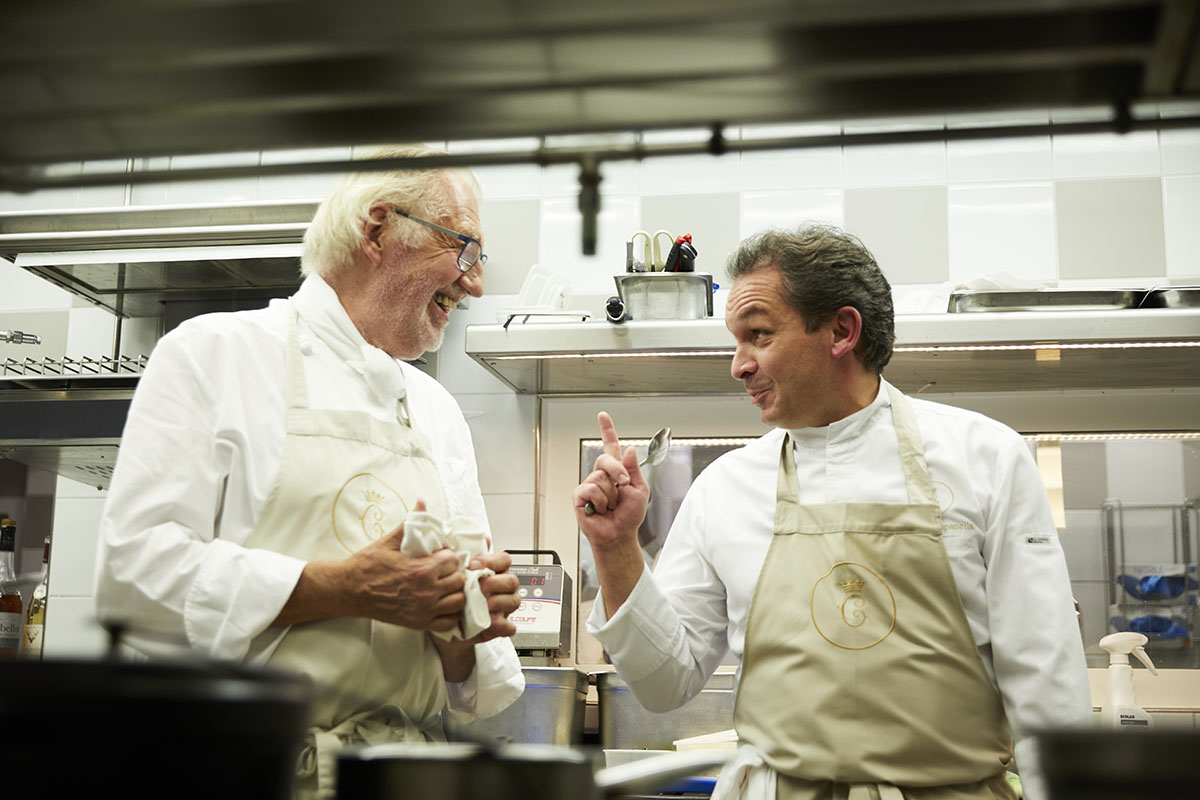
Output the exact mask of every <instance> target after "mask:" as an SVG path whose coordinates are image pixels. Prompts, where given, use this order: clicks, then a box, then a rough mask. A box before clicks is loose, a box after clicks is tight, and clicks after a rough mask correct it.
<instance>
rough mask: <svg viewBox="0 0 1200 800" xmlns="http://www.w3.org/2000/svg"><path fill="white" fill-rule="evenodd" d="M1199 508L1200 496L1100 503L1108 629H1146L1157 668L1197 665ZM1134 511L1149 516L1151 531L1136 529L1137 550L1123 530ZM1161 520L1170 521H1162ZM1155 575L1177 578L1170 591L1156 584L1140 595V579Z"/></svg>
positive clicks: (1199, 646) (1199, 649) (1199, 644)
mask: <svg viewBox="0 0 1200 800" xmlns="http://www.w3.org/2000/svg"><path fill="white" fill-rule="evenodd" d="M1198 509H1200V498H1191V499H1188V500H1185V501H1183V502H1182V503H1178V504H1130V503H1122V502H1121V501H1120V500H1116V499H1109V500H1105V502H1104V503H1103V504H1102V505H1101V507H1100V511H1101V513H1100V523H1101V527H1102V530H1103V536H1104V544H1105V550H1104V557H1105V574H1106V575H1107V579H1108V589H1107V595H1108V597H1107V599H1108V608H1109V614H1108V630H1109V632H1110V633H1111V632H1115V631H1122V630H1136V631H1138V632H1139V633H1143V634H1145V635H1146V637H1147V638H1148V639H1149V642H1148V643H1147V645H1146V647H1147V649H1148V650H1150V652H1151V657H1152V658H1153V659H1154V662H1155V664H1156V665H1157V666H1159V667H1167V668H1187V667H1192V668H1194V667H1200V642H1197V640H1196V639H1197V633H1198V630H1197V626H1198V624H1200V617H1198V615H1197V601H1198V599H1200V591H1198V586H1197V575H1198V572H1200V569H1198V564H1197V550H1200V548H1198V547H1197V542H1196V535H1197V533H1198V527H1200V526H1197V524H1196V521H1197V510H1198ZM1134 514H1137V515H1144V516H1145V517H1147V518H1150V519H1152V522H1151V524H1150V529H1149V530H1145V529H1143V530H1138V531H1137V532H1136V535H1137V537H1138V542H1139V545H1138V549H1137V550H1134V549H1133V548H1132V547H1131V546H1130V545H1129V542H1128V541H1127V538H1126V535H1127V533H1129V534H1130V535H1131V536H1132V535H1133V531H1131V530H1130V529H1131V528H1133V527H1137V526H1134V525H1130V524H1129V521H1128V520H1127V515H1134ZM1164 520H1166V521H1169V525H1167V524H1163V522H1164ZM1154 531H1157V532H1158V533H1159V534H1160V535H1159V537H1158V540H1157V541H1154V540H1153V536H1152V533H1153V532H1154ZM1148 534H1149V535H1148ZM1156 576H1162V577H1164V578H1174V579H1176V580H1175V581H1174V585H1173V587H1172V588H1171V590H1170V591H1165V592H1164V591H1162V589H1161V587H1160V588H1159V590H1157V591H1154V592H1148V593H1146V594H1141V592H1140V590H1139V583H1140V582H1141V581H1144V580H1145V579H1146V578H1151V577H1156ZM1139 595H1141V596H1139ZM1152 623H1153V624H1152ZM1168 625H1169V627H1168Z"/></svg>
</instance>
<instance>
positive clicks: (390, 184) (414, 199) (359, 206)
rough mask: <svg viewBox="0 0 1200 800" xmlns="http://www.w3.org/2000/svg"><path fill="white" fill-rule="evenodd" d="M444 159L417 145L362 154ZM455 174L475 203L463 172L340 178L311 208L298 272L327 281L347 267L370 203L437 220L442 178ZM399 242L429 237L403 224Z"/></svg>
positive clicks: (471, 179) (444, 198)
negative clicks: (316, 205)
mask: <svg viewBox="0 0 1200 800" xmlns="http://www.w3.org/2000/svg"><path fill="white" fill-rule="evenodd" d="M437 155H447V153H446V152H445V151H443V150H438V149H436V148H433V147H428V146H426V145H422V144H412V145H395V146H390V147H381V148H377V149H375V150H372V151H371V152H369V153H367V154H366V155H365V156H364V159H378V158H421V157H425V156H437ZM449 176H455V177H457V178H458V179H459V180H461V181H462V183H463V185H464V186H465V187H466V188H468V189H469V190H470V191H471V192H472V193H473V194H474V195H475V199H476V202H478V201H479V200H480V195H481V191H480V188H479V182H478V181H477V180H476V178H475V175H474V174H473V173H472V172H471V171H470V170H469V169H466V168H442V169H417V168H411V169H399V170H375V171H371V172H348V173H346V174H345V175H343V176H342V177H341V178H340V179H339V180H338V182H337V184H336V185H335V186H334V187H333V190H332V191H331V192H330V193H329V196H328V197H326V198H325V200H324V201H322V203H321V205H320V206H318V207H317V213H316V214H315V215H313V220H312V222H311V223H310V224H309V226H308V230H307V231H305V233H304V246H303V250H302V255H301V257H300V274H301V275H304V276H306V277H307V276H308V275H313V274H316V275H320V276H322V277H324V278H330V277H332V276H334V275H336V274H337V273H339V272H341V271H342V270H344V269H346V268H348V267H349V266H350V265H351V264H352V263H353V259H354V253H355V252H356V251H357V250H358V248H359V243H360V242H361V241H362V236H363V226H364V225H365V224H366V222H367V220H368V218H369V213H370V210H371V208H372V207H373V206H376V205H385V206H388V207H390V208H402V209H404V210H405V211H408V212H409V213H412V214H414V215H416V216H418V217H421V218H423V219H427V220H430V221H439V220H443V219H444V218H445V217H446V216H447V215H448V214H449V213H450V199H449V191H448V190H449V188H450V187H449V186H448V185H447V182H446V179H447V178H448V177H449ZM398 231H399V232H398V236H399V238H400V241H401V242H403V243H404V244H405V245H408V246H409V247H416V246H419V245H421V244H423V243H424V242H425V241H426V240H428V238H429V237H430V236H432V235H434V231H433V230H432V229H430V228H428V227H426V226H424V225H405V226H403V227H401V228H399V229H398Z"/></svg>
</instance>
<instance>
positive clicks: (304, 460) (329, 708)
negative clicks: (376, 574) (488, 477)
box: [246, 310, 448, 795]
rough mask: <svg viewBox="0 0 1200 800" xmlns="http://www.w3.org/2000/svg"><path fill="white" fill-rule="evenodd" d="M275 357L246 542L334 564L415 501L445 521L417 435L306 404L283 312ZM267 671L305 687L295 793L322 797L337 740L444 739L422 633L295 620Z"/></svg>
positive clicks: (432, 663)
mask: <svg viewBox="0 0 1200 800" xmlns="http://www.w3.org/2000/svg"><path fill="white" fill-rule="evenodd" d="M286 352H287V355H286V367H285V370H286V381H285V396H284V399H285V403H286V408H287V420H286V430H287V435H286V439H285V441H284V447H283V460H282V462H281V464H280V468H279V475H278V477H277V478H276V479H275V486H274V488H273V489H272V490H271V494H270V496H269V497H268V499H267V503H266V506H265V508H264V509H263V512H262V515H261V516H260V517H259V520H258V523H257V524H256V525H255V527H254V530H253V531H251V533H250V537H249V538H248V539H247V540H246V546H247V547H253V548H262V549H267V550H274V551H275V552H279V553H284V554H286V555H289V556H293V557H295V558H301V559H304V560H306V561H311V560H325V559H341V558H345V557H346V556H348V555H350V554H351V553H353V552H355V551H357V550H359V549H360V548H362V547H364V546H365V545H367V544H368V543H369V542H371V541H373V540H375V539H378V538H380V537H381V536H384V535H386V534H387V533H389V532H390V531H392V530H394V529H395V528H396V526H397V525H399V524H400V523H401V522H403V521H404V519H405V517H406V516H407V515H408V512H409V511H410V510H411V509H412V508H413V507H414V506H415V504H416V501H417V499H418V498H423V499H424V500H425V503H426V505H427V507H428V510H429V511H430V512H432V513H434V514H437V515H439V516H441V517H446V516H448V514H447V508H446V492H445V488H444V486H443V484H442V481H441V478H440V475H439V473H438V471H437V467H436V465H435V464H434V461H433V458H432V455H431V453H432V451H431V449H430V446H429V442H428V440H427V438H426V437H425V436H423V435H422V434H420V433H419V432H417V431H416V430H414V429H413V428H412V427H410V426H409V425H407V424H401V423H400V422H383V421H381V420H379V419H376V418H375V417H372V416H371V415H370V414H367V413H365V412H358V411H331V410H316V409H312V408H309V406H308V390H307V385H306V382H305V379H304V365H303V362H302V360H301V358H300V352H299V345H298V339H297V334H296V315H295V311H294V310H293V311H292V312H291V313H290V315H289V317H288V341H287V351H286ZM402 402H403V401H402ZM405 416H407V408H405ZM268 663H269V664H270V666H272V667H278V668H282V669H289V670H293V671H296V672H301V673H303V674H305V675H307V676H309V677H310V678H311V679H312V680H313V682H314V684H315V685H316V687H317V693H316V695H317V696H316V699H315V701H314V705H313V724H314V726H315V728H314V730H313V731H312V734H311V735H310V739H309V742H308V747H307V748H306V749H305V751H304V753H303V754H302V755H301V759H300V765H299V769H298V776H299V778H298V781H297V788H298V792H299V793H300V794H301V795H311V794H313V793H319V794H321V795H329V794H331V793H332V792H333V789H334V786H335V783H334V776H333V771H332V766H333V763H334V761H335V760H336V754H337V751H338V749H340V747H341V746H342V745H343V744H352V743H362V742H366V743H371V744H374V743H379V742H383V741H398V740H406V741H414V740H425V739H441V740H444V733H443V732H442V726H441V716H440V712H441V709H442V708H443V706H445V705H446V683H445V679H444V677H443V673H442V665H441V660H440V658H439V657H438V653H437V650H436V649H435V648H434V646H433V643H432V642H431V641H430V638H429V636H428V635H427V634H426V633H425V632H424V631H418V630H413V629H410V628H403V627H400V626H398V625H390V624H387V623H383V622H378V621H376V620H370V619H349V618H343V619H329V620H321V621H317V622H306V623H301V624H296V625H292V626H290V627H289V628H288V629H287V631H286V632H285V633H284V634H283V637H282V639H281V640H280V641H279V642H278V645H277V646H276V647H275V649H274V650H273V651H272V652H271V654H270V657H269V661H268Z"/></svg>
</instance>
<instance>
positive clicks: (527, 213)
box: [479, 198, 542, 294]
mask: <svg viewBox="0 0 1200 800" xmlns="http://www.w3.org/2000/svg"><path fill="white" fill-rule="evenodd" d="M541 211H542V203H541V200H538V199H536V198H529V199H502V200H488V199H485V200H484V201H483V205H482V207H481V208H480V210H479V214H480V218H481V219H482V220H483V233H484V252H486V253H487V254H488V262H487V264H486V265H485V267H484V285H485V287H486V290H487V292H488V293H489V294H515V293H517V292H519V291H521V283H522V281H524V280H525V274H526V273H527V272H528V271H529V268H530V267H531V266H532V265H534V264H536V263H537V262H538V225H539V223H540V222H541Z"/></svg>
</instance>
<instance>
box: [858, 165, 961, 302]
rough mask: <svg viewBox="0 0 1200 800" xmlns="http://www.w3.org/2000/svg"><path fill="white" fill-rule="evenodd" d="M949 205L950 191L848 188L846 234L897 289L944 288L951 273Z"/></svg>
mask: <svg viewBox="0 0 1200 800" xmlns="http://www.w3.org/2000/svg"><path fill="white" fill-rule="evenodd" d="M946 202H947V201H946V187H945V186H912V187H904V188H893V189H847V190H846V196H845V203H846V229H847V230H848V231H849V232H850V233H853V234H854V235H855V236H858V237H859V238H860V239H862V241H863V243H864V244H865V245H866V246H867V248H868V249H869V250H870V251H871V252H872V253H873V254H874V255H875V260H876V261H878V262H879V266H880V268H882V269H883V272H884V274H885V275H886V276H887V278H888V281H889V282H890V283H892V284H893V285H895V284H909V283H940V282H942V281H945V280H947V279H948V277H949V271H950V267H949V264H950V254H949V234H948V226H947V208H946Z"/></svg>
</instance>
